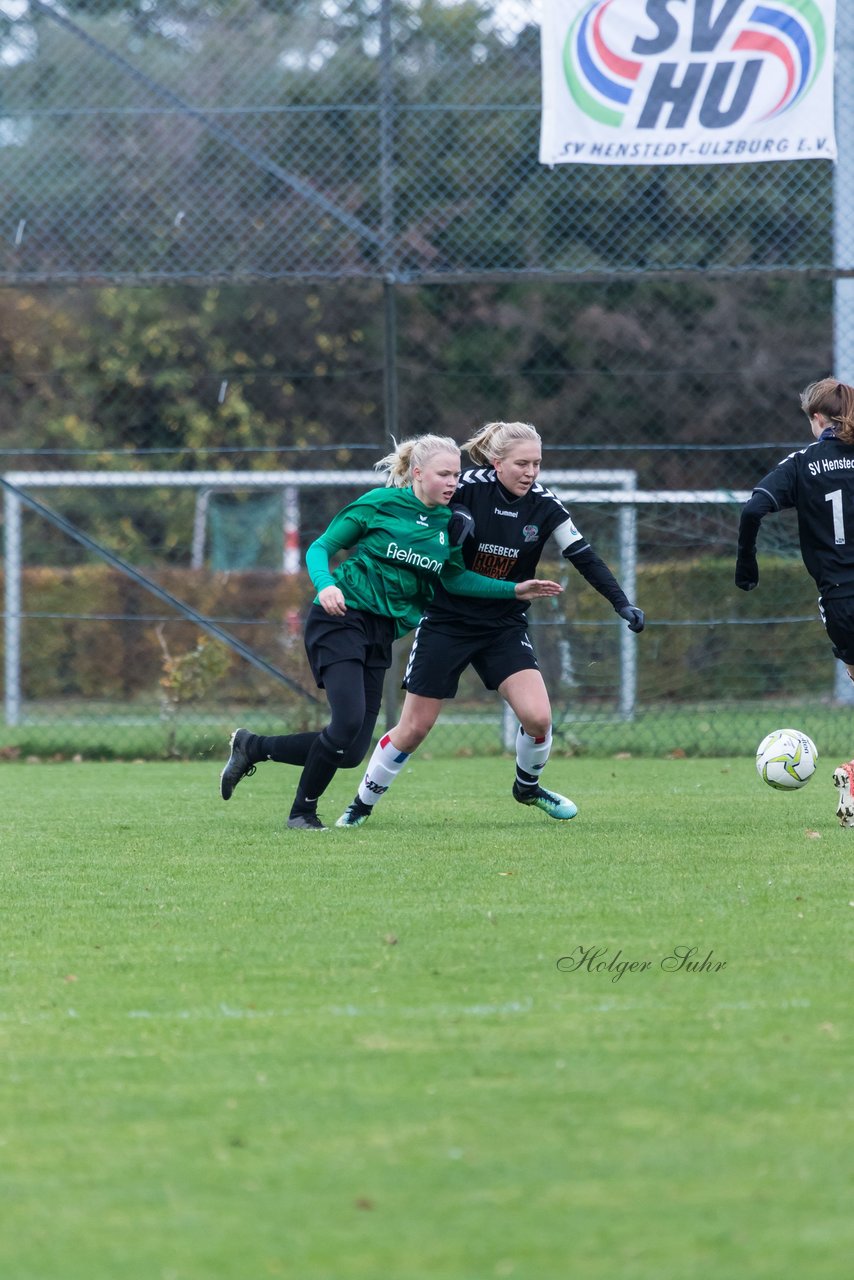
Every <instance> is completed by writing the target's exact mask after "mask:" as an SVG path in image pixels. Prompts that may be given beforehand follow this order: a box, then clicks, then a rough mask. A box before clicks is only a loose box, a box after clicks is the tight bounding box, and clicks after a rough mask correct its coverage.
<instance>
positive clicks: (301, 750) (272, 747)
mask: <svg viewBox="0 0 854 1280" xmlns="http://www.w3.org/2000/svg"><path fill="white" fill-rule="evenodd" d="M318 737H319V734H318V733H317V732H316V731H312V732H310V733H279V734H270V735H269V736H265V735H263V734H260V733H258V734H252V736H251V738H250V740H249V742H248V743H247V744H246V745H247V750H248V751H249V755H250V757H251V758H252V759H253V760H275V761H276V763H277V764H305V762H306V761H307V760H308V753H309V752H310V751H311V748H312V747H313V746H314V743H315V741H316V740H317V738H318Z"/></svg>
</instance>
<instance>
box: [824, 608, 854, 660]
mask: <svg viewBox="0 0 854 1280" xmlns="http://www.w3.org/2000/svg"><path fill="white" fill-rule="evenodd" d="M818 609H819V613H820V614H821V620H822V622H823V623H824V629H825V631H826V632H827V637H828V639H829V640H830V643H831V645H832V646H833V656H834V658H839V659H840V660H841V661H842V662H846V663H849V662H850V663H851V664H852V665H854V596H843V597H842V599H841V600H820V601H819V604H818Z"/></svg>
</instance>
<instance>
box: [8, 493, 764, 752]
mask: <svg viewBox="0 0 854 1280" xmlns="http://www.w3.org/2000/svg"><path fill="white" fill-rule="evenodd" d="M3 479H4V480H5V481H6V485H4V516H5V714H6V723H7V724H8V725H17V724H19V723H20V720H21V712H22V705H23V704H22V689H21V632H22V622H23V619H24V613H23V599H22V582H23V578H22V569H23V564H24V547H23V523H22V515H23V507H24V505H25V504H24V502H23V501H22V497H21V493H22V492H24V493H25V492H27V491H30V490H42V489H70V488H79V489H82V488H90V489H119V488H128V489H131V488H133V489H138V488H151V489H162V488H184V489H188V488H189V489H195V490H196V491H197V495H198V496H199V497H201V495H207V494H210V493H213V492H239V491H245V490H252V489H266V490H271V489H277V488H278V489H281V491H282V571H283V572H284V573H286V574H294V573H298V572H299V571H300V568H301V564H302V555H301V547H300V537H299V535H300V526H301V522H300V496H301V494H302V493H303V491H304V490H311V489H320V488H329V487H334V488H347V489H362V490H364V489H369V488H371V487H374V486H376V485H377V483H378V481H380V480H381V476H379V475H378V473H377V472H376V471H374V470H351V471H343V470H337V471H157V472H152V471H147V472H141V471H10V472H6V473H5V474H4V476H3ZM540 479H541V481H542V483H543V484H545V485H547V486H548V487H549V488H550V489H552V490H553V491H554V492H555V493H556V494H558V496H559V497H560V498H561V499H562V500H565V501H567V502H568V503H570V502H572V501H573V500H576V501H582V500H583V501H601V502H611V503H619V504H620V511H619V517H618V527H619V535H618V536H619V552H618V559H617V563H616V564H615V565H614V568H615V571H616V572H617V574H618V576H619V579H620V582H621V584H622V585H623V587H624V589H625V591H626V593H627V595H628V596H629V597H630V599H634V594H635V586H636V568H637V523H636V506H637V503H638V502H642V501H645V500H651V498H652V495H648V494H644V493H641V492H638V490H637V488H636V485H637V476H636V473H635V472H634V471H632V470H625V469H618V468H568V469H549V470H547V471H544V472H543V473H542V475H541V477H540ZM597 486H598V487H597ZM736 496H740V495H734V494H728V495H727V500H728V501H733V500H734V499H735V498H736ZM655 498H656V500H658V501H662V500H665V499H664V497H663V495H662V493H660V492H659V493H658V494H657V495H655ZM673 500H674V501H683V502H684V501H686V495H685V494H681V493H680V494H679V495H678V496H676V495H674V498H673ZM687 500H690V499H687ZM706 500H708V499H706ZM203 519H204V504H203V503H200V502H199V501H198V500H197V503H196V520H195V525H194V529H193V533H192V564H193V566H194V567H200V564H201V559H202V557H201V556H200V546H201V547H203V546H204V530H203V528H200V527H199V526H200V522H201V521H202V520H203ZM635 640H636V637H635V636H633V635H632V634H631V633H630V632H628V631H626V630H625V629H623V631H622V632H621V637H620V696H619V705H620V714H621V716H624V717H626V718H631V716H632V715H633V714H634V707H635V699H636V686H637V678H636V654H635ZM514 732H515V730H514ZM506 736H507V730H506V727H505V737H506Z"/></svg>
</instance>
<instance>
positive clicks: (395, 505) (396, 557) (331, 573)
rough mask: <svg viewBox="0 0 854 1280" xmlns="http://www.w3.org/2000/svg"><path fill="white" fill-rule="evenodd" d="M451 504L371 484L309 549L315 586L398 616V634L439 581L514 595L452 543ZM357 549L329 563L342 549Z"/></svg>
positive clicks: (454, 589) (462, 591)
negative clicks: (432, 503)
mask: <svg viewBox="0 0 854 1280" xmlns="http://www.w3.org/2000/svg"><path fill="white" fill-rule="evenodd" d="M450 519H451V512H450V510H449V508H448V507H443V506H438V507H428V506H425V504H424V503H423V502H422V501H421V499H420V498H416V496H415V494H414V493H413V491H412V489H411V488H408V487H407V488H396V487H391V486H390V487H387V488H382V489H369V490H368V492H367V493H363V494H362V495H361V497H358V498H356V500H355V501H354V502H351V503H350V504H349V505H348V506H346V507H344V508H343V510H341V511H339V512H338V514H337V516H335V518H334V519H333V520H332V522H331V523H330V525H329V527H328V528H327V529H326V531H325V533H322V534H321V535H320V537H319V538H317V539H316V540H315V541H314V542H313V543H312V544H311V546H310V547H309V549H308V551H307V552H306V557H305V560H306V567H307V568H308V571H309V574H310V575H311V580H312V582H313V583H314V585H315V587H316V588H317V590H318V591H322V590H323V588H324V587H330V586H337V587H340V589H341V591H342V593H343V595H344V600H345V603H346V604H347V605H348V606H349V607H350V608H353V609H364V610H366V611H367V612H368V613H376V614H379V615H380V616H381V617H386V618H393V619H394V621H395V624H396V632H397V635H398V636H402V635H404V634H405V633H406V632H407V631H410V630H411V629H412V628H413V627H415V626H417V625H418V620H419V619H420V617H421V614H422V613H423V611H424V608H425V606H426V605H427V604H429V602H430V601H431V600H432V598H433V591H434V589H435V585H436V583H437V582H438V580H439V577H440V576H441V578H442V583H443V585H444V586H445V587H446V588H447V589H448V591H450V592H451V593H452V594H454V595H476V596H486V597H490V598H496V597H499V598H502V599H506V598H509V597H510V596H511V595H514V594H515V584H514V583H512V582H506V581H501V580H499V579H496V578H486V577H483V576H482V575H481V574H479V573H471V572H470V571H469V570H468V569H466V568H465V567H464V565H463V557H462V552H461V550H460V549H459V548H458V547H454V546H452V545H451V539H450V536H449V534H448V524H449V523H450ZM349 548H355V550H353V552H352V554H351V555H350V556H348V558H347V559H346V560H344V561H343V563H342V564H340V565H338V567H337V568H336V569H334V570H330V568H329V561H330V559H331V557H332V556H334V555H335V554H337V553H338V552H339V551H344V550H347V549H349Z"/></svg>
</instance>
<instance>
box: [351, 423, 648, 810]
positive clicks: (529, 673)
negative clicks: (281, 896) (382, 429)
mask: <svg viewBox="0 0 854 1280" xmlns="http://www.w3.org/2000/svg"><path fill="white" fill-rule="evenodd" d="M463 448H464V449H466V450H467V451H468V454H469V457H470V458H471V459H472V461H473V462H475V463H476V464H477V465H476V466H475V467H474V468H473V469H471V470H468V471H465V472H463V474H462V476H461V477H460V483H459V485H458V487H457V491H456V493H455V495H454V499H453V504H452V509H454V510H456V511H457V512H458V518H459V519H460V520H461V521H462V522H464V523H465V524H466V525H467V526H468V537H466V538H465V541H464V542H463V544H462V549H463V558H464V560H465V564H466V568H468V569H472V570H474V571H475V572H476V573H482V574H486V575H487V576H488V577H491V578H498V579H504V580H506V581H510V582H521V581H523V580H524V579H525V578H527V577H528V576H529V575H530V574H532V573H533V572H534V570H535V569H536V566H537V564H538V562H539V560H540V556H541V555H542V553H543V548H544V547H545V545H546V543H547V541H548V539H549V538H554V540H555V542H556V543H557V545H558V547H559V549H560V551H561V553H562V554H563V555H564V556H565V557H566V559H567V560H568V561H569V563H570V564H571V565H573V567H574V568H576V569H577V570H578V571H579V573H581V575H582V576H583V577H584V578H586V580H587V581H588V582H589V583H590V584H591V585H592V586H594V587H595V588H596V590H597V591H599V592H600V593H601V594H602V595H603V596H604V597H605V598H606V600H608V601H610V603H611V604H612V605H613V607H614V609H615V610H616V611H617V613H618V614H619V615H620V616H621V617H622V618H624V619H625V620H626V622H627V623H628V625H629V627H630V629H631V630H632V631H642V630H643V626H644V615H643V613H642V612H641V610H640V609H638V608H637V607H636V606H635V605H633V604H631V603H630V601H629V599H628V597H627V596H626V594H625V592H624V591H623V590H622V588H621V587H620V585H619V583H618V582H617V580H616V578H615V577H614V575H613V574H612V573H611V571H610V569H609V568H608V566H607V565H606V564H605V563H604V561H603V560H601V559H600V557H599V556H598V555H596V553H595V552H594V551H593V549H592V548H591V546H590V544H589V543H587V542H586V541H585V540H584V538H583V537H582V535H581V534H580V533H579V531H578V529H577V528H576V527H575V525H574V524H573V522H572V518H571V516H570V514H569V512H568V511H567V509H566V507H564V506H563V504H562V503H561V502H560V501H559V500H558V498H556V497H555V495H554V494H553V493H551V492H550V491H549V490H548V489H546V488H545V487H544V486H543V485H542V484H540V483H539V482H538V480H537V476H538V474H539V471H540V465H541V463H542V442H541V440H540V437H539V434H538V433H537V431H536V429H535V428H534V427H532V426H530V424H528V423H524V422H491V423H488V424H487V425H486V426H485V427H483V428H482V430H481V431H479V432H478V433H477V435H475V436H473V437H472V439H471V440H469V441H467V443H466V444H465V445H464V446H463ZM526 614H527V605H526V604H525V603H522V602H519V601H517V600H482V601H480V602H479V603H478V606H477V609H476V610H472V609H471V608H469V609H465V608H460V606H459V604H458V603H457V601H456V600H454V598H453V596H451V595H449V594H448V593H447V592H446V591H444V590H443V589H442V588H441V585H440V587H439V588H438V590H437V591H436V593H435V595H434V597H433V600H432V601H431V602H430V604H429V605H428V606H427V608H426V610H425V612H424V615H423V617H422V618H421V621H420V623H419V625H418V629H417V631H416V633H415V639H414V642H413V645H412V651H411V653H410V656H409V662H408V664H407V668H406V673H405V675H404V680H403V685H404V688H405V689H406V691H407V692H406V698H405V700H404V705H403V710H402V713H401V717H400V720H399V722H398V724H397V725H395V727H394V728H393V729H390V730H389V732H388V733H387V734H385V735H384V736H383V737H382V738H381V739H380V741H379V743H378V744H377V747H376V748H375V750H374V753H373V755H372V757H371V759H370V762H369V764H368V769H367V773H366V774H365V777H364V780H363V782H362V785H361V786H360V788H359V792H358V794H357V796H356V798H355V799H354V800H353V802H352V804H350V806H349V807H348V809H347V811H346V813H344V814H342V816H341V817H340V818H339V819H338V825H339V826H344V827H352V826H360V825H361V824H362V823H363V822H364V821H365V820H366V818H367V817H368V816H369V814H370V812H371V806H372V805H373V804H375V803H376V801H377V800H378V799H379V798H380V796H382V795H384V794H385V792H386V791H387V790H388V788H389V786H390V785H391V783H392V782H393V781H394V779H395V777H397V775H398V773H399V772H400V770H401V769H402V768H403V765H404V764H405V763H406V760H407V759H408V757H409V755H410V754H411V753H412V752H413V751H414V750H415V749H416V747H418V746H420V744H421V743H422V742H423V741H424V739H425V738H426V737H427V734H428V733H429V732H430V730H431V729H432V727H433V725H434V724H435V723H436V720H437V718H438V716H439V713H440V711H441V709H442V702H443V701H444V700H445V699H446V698H453V697H454V696H455V695H456V692H457V687H458V684H459V679H460V676H461V674H462V672H463V671H464V670H465V669H466V667H468V666H472V667H474V669H475V671H476V672H477V674H478V675H479V676H480V678H481V680H482V681H483V683H484V684H485V686H486V687H487V689H496V690H497V691H498V692H499V693H500V694H501V696H502V698H504V700H505V701H506V702H507V703H508V704H509V705H510V707H511V708H512V709H513V711H514V712H515V714H516V717H517V719H518V720H519V722H520V728H519V733H518V735H517V739H516V778H515V781H514V783H513V796H514V798H515V799H516V800H518V801H519V802H520V804H526V805H534V806H536V807H537V808H538V809H542V810H543V812H544V813H547V814H548V815H549V816H550V817H552V818H558V819H566V818H572V817H574V816H575V814H576V812H577V810H576V807H575V805H574V804H573V802H572V801H571V800H569V799H567V798H566V797H565V796H562V795H559V794H558V793H557V792H555V791H547V790H546V789H545V788H544V787H541V786H540V776H541V774H542V771H543V769H544V768H545V765H546V762H547V760H548V758H549V753H550V751H551V744H552V723H551V706H550V704H549V695H548V691H547V689H546V686H545V682H544V680H543V677H542V675H541V673H540V670H539V667H538V666H537V659H536V655H535V653H534V648H533V645H532V644H531V641H530V639H529V637H528V632H527V618H526Z"/></svg>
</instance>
